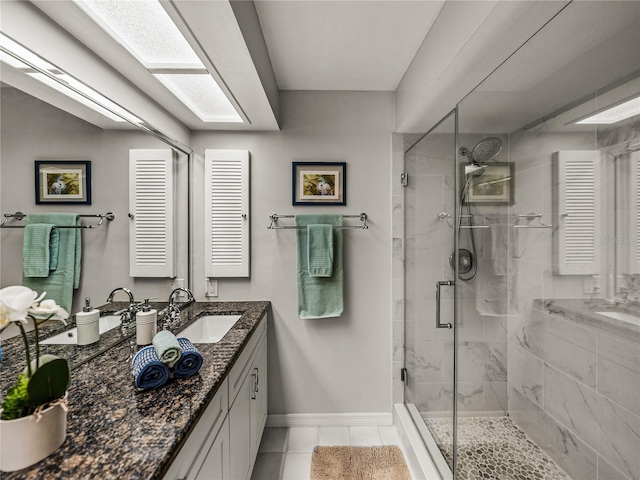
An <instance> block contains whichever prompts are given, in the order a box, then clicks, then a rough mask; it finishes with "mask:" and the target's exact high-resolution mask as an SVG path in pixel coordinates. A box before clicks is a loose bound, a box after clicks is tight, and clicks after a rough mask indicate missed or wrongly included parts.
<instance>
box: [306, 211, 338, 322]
mask: <svg viewBox="0 0 640 480" xmlns="http://www.w3.org/2000/svg"><path fill="white" fill-rule="evenodd" d="M295 223H296V225H297V226H302V227H306V226H307V225H332V226H338V227H339V226H342V215H323V214H317V215H311V214H308V215H296V218H295ZM332 234H333V272H332V274H331V276H330V277H312V276H310V275H309V262H308V258H307V248H308V234H307V229H306V228H301V229H298V230H296V241H297V260H298V261H297V274H298V316H299V317H300V318H302V319H311V318H330V317H339V316H340V315H342V312H343V311H344V293H343V290H344V285H343V284H344V272H343V269H342V231H341V230H337V229H332Z"/></svg>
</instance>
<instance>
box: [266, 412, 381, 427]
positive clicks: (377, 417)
mask: <svg viewBox="0 0 640 480" xmlns="http://www.w3.org/2000/svg"><path fill="white" fill-rule="evenodd" d="M370 425H374V426H381V425H393V415H392V414H391V413H289V414H286V415H269V416H268V417H267V427H355V426H370Z"/></svg>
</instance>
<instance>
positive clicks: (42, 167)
mask: <svg viewBox="0 0 640 480" xmlns="http://www.w3.org/2000/svg"><path fill="white" fill-rule="evenodd" d="M35 190H36V204H37V205H41V204H58V205H64V204H75V205H91V162H90V161H88V160H36V161H35Z"/></svg>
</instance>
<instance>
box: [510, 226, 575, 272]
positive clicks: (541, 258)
mask: <svg viewBox="0 0 640 480" xmlns="http://www.w3.org/2000/svg"><path fill="white" fill-rule="evenodd" d="M542 221H543V222H544V223H546V224H551V223H552V222H551V218H544V219H543V220H542ZM520 223H521V224H522V225H536V224H537V223H538V221H537V220H532V221H531V222H529V221H527V219H523V220H521V221H520ZM514 234H515V236H516V239H515V241H514V247H515V254H514V258H517V259H518V260H524V261H528V262H534V263H543V264H547V265H551V263H552V257H553V248H552V245H551V229H550V228H518V229H514ZM574 280H575V279H574Z"/></svg>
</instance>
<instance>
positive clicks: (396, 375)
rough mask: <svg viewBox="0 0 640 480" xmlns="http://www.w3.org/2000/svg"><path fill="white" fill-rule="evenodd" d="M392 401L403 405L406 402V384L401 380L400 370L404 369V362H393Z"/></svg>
mask: <svg viewBox="0 0 640 480" xmlns="http://www.w3.org/2000/svg"><path fill="white" fill-rule="evenodd" d="M392 368H393V374H392V377H393V380H392V392H391V395H392V401H393V403H402V402H403V401H404V382H402V381H401V380H400V370H401V369H402V368H404V362H393V364H392Z"/></svg>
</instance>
